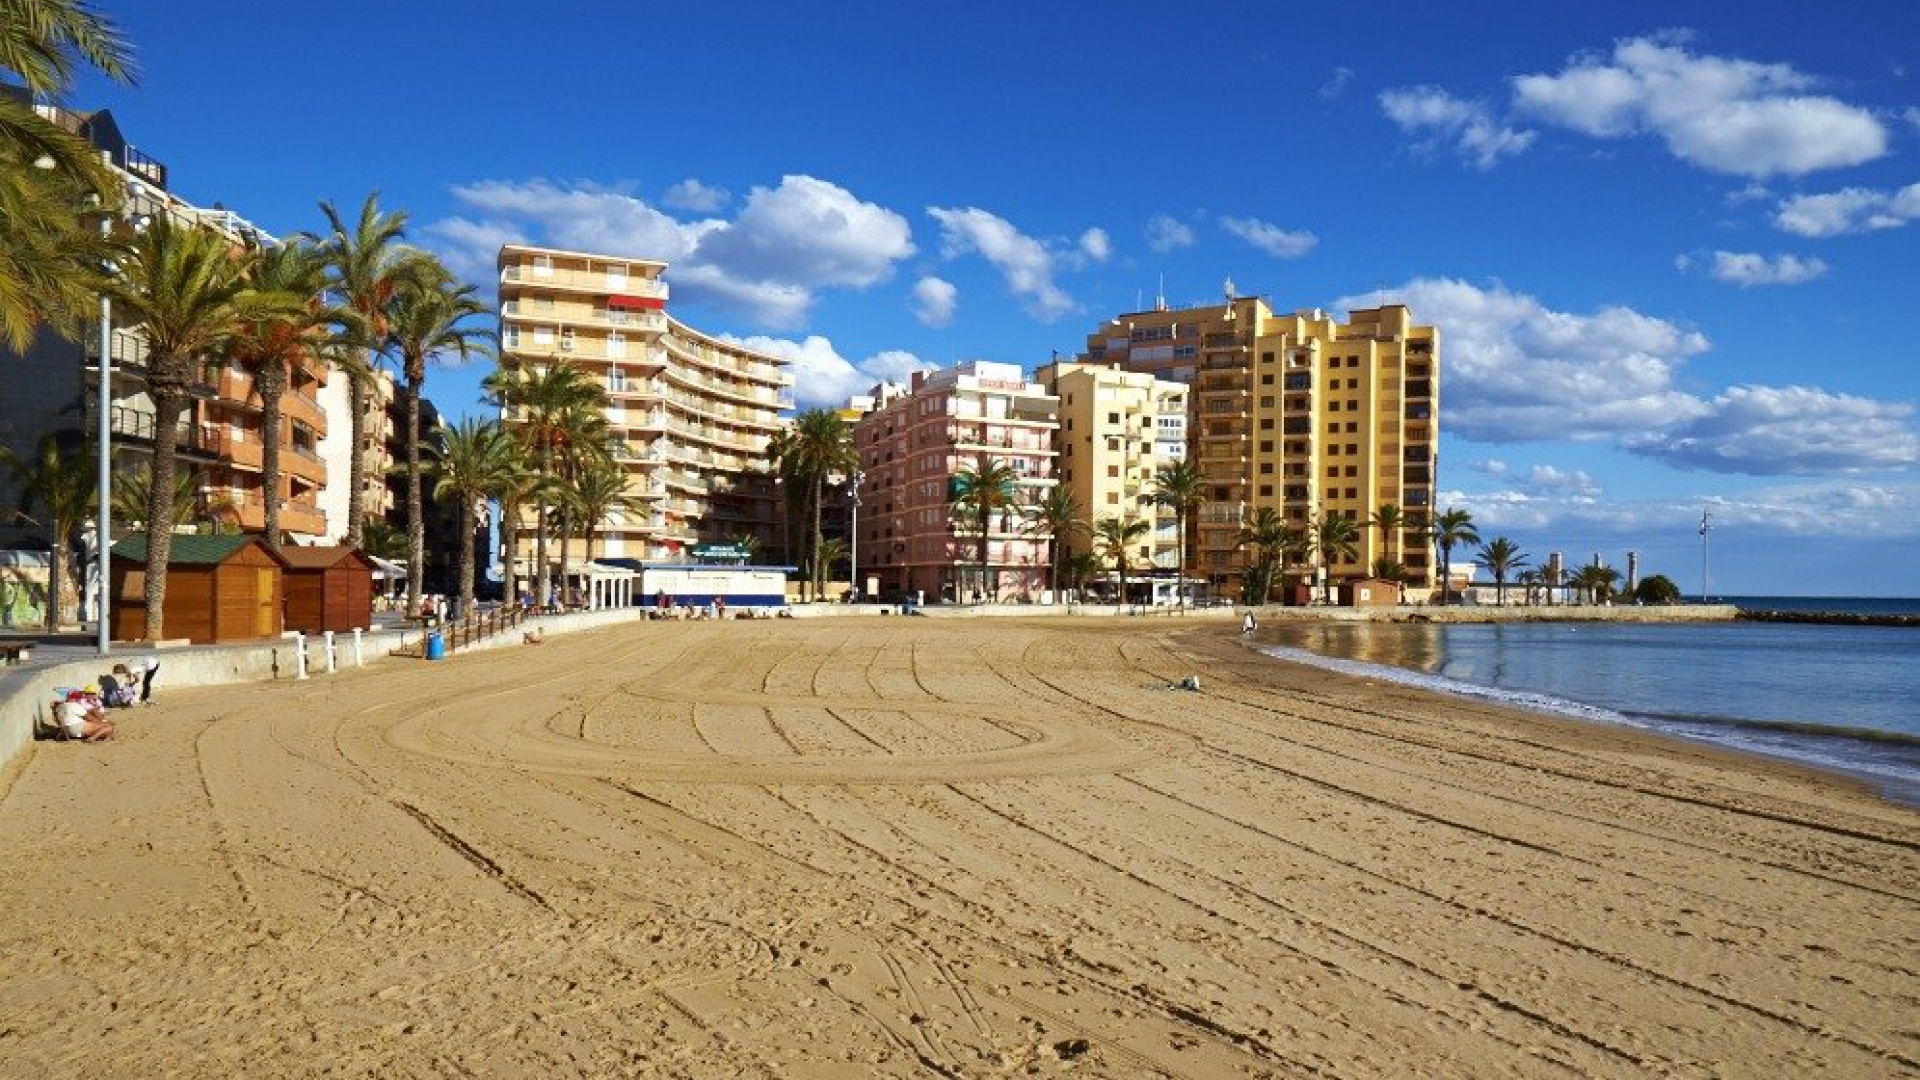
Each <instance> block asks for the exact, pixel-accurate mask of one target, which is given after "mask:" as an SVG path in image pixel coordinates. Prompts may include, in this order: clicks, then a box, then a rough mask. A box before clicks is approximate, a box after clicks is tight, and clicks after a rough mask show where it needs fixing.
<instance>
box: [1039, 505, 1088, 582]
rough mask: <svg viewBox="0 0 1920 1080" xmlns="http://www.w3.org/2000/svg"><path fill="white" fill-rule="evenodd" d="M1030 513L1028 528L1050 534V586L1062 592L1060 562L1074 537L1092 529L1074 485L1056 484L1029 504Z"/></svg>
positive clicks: (1048, 550) (1048, 579) (1040, 533)
mask: <svg viewBox="0 0 1920 1080" xmlns="http://www.w3.org/2000/svg"><path fill="white" fill-rule="evenodd" d="M1026 513H1027V519H1028V531H1029V532H1031V533H1032V534H1034V535H1045V536H1046V537H1048V538H1049V541H1050V542H1049V543H1048V544H1047V555H1048V573H1047V588H1049V589H1051V590H1052V591H1053V592H1054V593H1055V594H1058V593H1059V592H1060V563H1061V561H1062V560H1064V559H1065V558H1066V555H1067V549H1068V548H1069V547H1070V546H1071V539H1072V538H1073V537H1074V536H1077V535H1081V534H1084V533H1087V532H1088V531H1089V527H1088V525H1087V521H1086V516H1085V511H1084V510H1082V508H1081V506H1080V500H1079V499H1078V498H1076V497H1075V496H1074V494H1073V491H1072V489H1071V488H1067V487H1063V486H1061V485H1059V484H1055V485H1054V486H1052V487H1050V488H1048V489H1047V493H1046V495H1044V496H1042V497H1041V499H1040V501H1039V502H1036V503H1034V504H1033V505H1031V506H1029V507H1027V508H1026Z"/></svg>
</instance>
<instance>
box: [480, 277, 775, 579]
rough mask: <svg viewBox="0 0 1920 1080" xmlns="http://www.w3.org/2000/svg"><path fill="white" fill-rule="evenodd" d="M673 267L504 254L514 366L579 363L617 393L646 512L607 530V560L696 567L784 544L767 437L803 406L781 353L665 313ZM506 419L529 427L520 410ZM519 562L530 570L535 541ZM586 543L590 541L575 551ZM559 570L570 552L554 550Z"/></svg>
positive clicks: (615, 415)
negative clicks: (696, 553) (697, 555)
mask: <svg viewBox="0 0 1920 1080" xmlns="http://www.w3.org/2000/svg"><path fill="white" fill-rule="evenodd" d="M666 268H667V264H666V263H663V262H653V261H649V260H645V259H632V258H625V257H622V256H617V255H605V254H595V253H591V252H580V251H561V250H555V249H551V248H541V247H530V246H526V245H520V244H509V245H507V246H505V247H503V248H501V249H500V257H499V269H500V355H501V362H502V364H503V365H506V366H509V367H511V366H518V365H544V364H552V363H555V362H558V361H561V360H567V361H570V362H572V363H573V364H575V365H577V366H578V367H579V368H580V369H581V370H582V371H584V372H585V373H587V374H588V375H590V376H592V377H593V378H594V379H596V380H598V381H599V382H600V384H601V385H602V386H603V387H605V389H606V392H607V401H608V404H607V407H606V416H607V420H608V422H609V423H610V424H611V425H612V428H613V432H614V434H615V437H616V443H615V454H616V456H617V458H618V460H619V461H620V462H621V464H622V465H623V466H624V467H625V469H626V471H627V476H628V487H627V493H628V495H629V496H631V497H632V498H634V499H635V500H636V503H637V505H638V506H639V507H640V509H636V510H632V511H628V512H616V513H614V514H612V515H610V516H609V518H608V520H605V521H602V522H600V523H599V525H598V527H597V533H598V536H597V543H596V550H595V554H596V556H598V557H602V558H610V559H626V560H635V561H649V562H676V561H682V560H690V559H691V557H692V555H693V549H694V548H695V546H696V545H699V544H702V543H727V542H731V541H734V540H737V539H739V538H740V537H742V536H751V537H753V538H754V540H755V542H756V543H758V544H759V545H761V548H762V550H766V549H768V548H771V547H772V546H774V545H776V544H777V543H778V537H779V518H778V513H777V505H776V501H775V490H774V486H773V482H772V479H771V474H770V472H769V470H768V468H767V461H766V449H767V441H768V439H770V438H771V437H772V436H773V434H774V432H776V431H777V430H779V428H780V426H781V423H782V421H781V419H780V411H781V410H782V409H786V408H790V407H791V406H792V404H793V398H792V393H791V390H790V389H789V388H790V387H791V386H792V385H793V377H792V376H791V375H790V374H788V372H787V361H786V360H785V359H783V358H781V357H776V356H771V355H768V354H765V353H760V352H755V351H753V350H751V349H747V348H743V347H741V346H739V345H734V344H730V343H728V342H726V341H722V340H720V339H718V338H715V337H710V336H708V335H706V334H703V333H701V332H699V331H697V330H695V329H693V328H692V327H690V326H687V325H686V324H684V323H682V322H680V321H678V320H676V319H674V318H672V317H671V316H669V315H668V314H667V312H666V305H667V295H668V290H667V283H666V282H665V281H663V280H661V273H662V271H664V270H665V269H666ZM503 420H504V421H505V422H506V423H507V424H509V425H511V424H512V423H514V421H515V420H516V416H515V415H514V413H513V412H512V411H511V410H509V411H507V412H506V413H505V414H504V415H503ZM523 539H524V544H525V546H524V547H523V549H522V550H521V551H519V552H517V553H510V557H511V558H515V559H517V560H518V562H519V568H520V572H521V573H522V574H525V573H527V572H528V571H529V570H530V569H531V566H530V560H531V557H532V539H531V533H530V532H529V533H526V534H524V537H523ZM576 544H577V542H576ZM584 555H585V550H584V548H581V547H576V549H575V550H574V551H572V552H570V557H571V558H573V559H575V560H577V559H579V558H580V557H582V556H584ZM548 557H549V559H551V560H553V561H556V562H557V561H558V560H559V558H560V553H559V550H558V545H557V544H553V545H551V546H550V548H549V554H548Z"/></svg>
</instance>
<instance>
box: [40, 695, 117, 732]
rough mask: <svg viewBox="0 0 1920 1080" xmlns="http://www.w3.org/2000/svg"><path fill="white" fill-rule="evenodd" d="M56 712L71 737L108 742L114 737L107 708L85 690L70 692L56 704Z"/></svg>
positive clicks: (61, 728)
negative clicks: (63, 699)
mask: <svg viewBox="0 0 1920 1080" xmlns="http://www.w3.org/2000/svg"><path fill="white" fill-rule="evenodd" d="M54 714H55V718H56V719H58V720H59V722H60V730H61V731H62V732H64V733H65V734H66V737H67V738H69V739H80V740H83V741H85V742H106V741H107V740H108V739H111V738H113V731H114V729H113V721H111V720H108V719H107V710H106V709H105V708H104V707H103V706H102V705H101V704H100V702H99V700H98V699H97V698H94V697H92V696H90V695H88V694H87V693H85V692H84V691H80V690H75V691H73V692H72V693H70V694H68V695H67V698H66V700H65V701H62V702H59V703H58V704H56V705H55V706H54Z"/></svg>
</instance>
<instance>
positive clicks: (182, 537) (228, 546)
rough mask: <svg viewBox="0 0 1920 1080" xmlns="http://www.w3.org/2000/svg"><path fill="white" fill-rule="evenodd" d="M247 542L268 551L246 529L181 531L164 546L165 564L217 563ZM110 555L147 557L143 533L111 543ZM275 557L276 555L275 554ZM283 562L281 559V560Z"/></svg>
mask: <svg viewBox="0 0 1920 1080" xmlns="http://www.w3.org/2000/svg"><path fill="white" fill-rule="evenodd" d="M249 544H259V545H260V548H261V550H263V551H265V552H267V553H268V554H269V555H271V554H273V549H272V548H269V547H267V545H266V544H264V543H262V542H261V540H260V538H259V537H257V536H250V535H248V534H246V533H227V534H225V535H215V536H199V535H195V534H191V533H182V534H179V535H176V536H175V537H174V538H173V546H172V547H170V548H169V549H168V550H167V565H168V566H218V565H220V564H221V563H223V562H226V561H227V560H228V559H230V558H232V557H233V553H234V552H236V551H239V550H240V549H241V548H243V547H246V546H247V545H249ZM113 557H114V558H116V559H131V560H132V561H134V562H142V563H143V562H146V561H147V534H146V533H135V534H134V535H132V536H129V537H127V538H126V539H125V540H122V541H120V542H119V543H117V544H115V545H113ZM276 558H278V556H276ZM281 561H282V562H285V560H284V559H282V560H281Z"/></svg>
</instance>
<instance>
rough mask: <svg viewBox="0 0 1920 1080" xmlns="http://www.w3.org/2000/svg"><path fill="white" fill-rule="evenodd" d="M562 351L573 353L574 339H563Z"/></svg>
mask: <svg viewBox="0 0 1920 1080" xmlns="http://www.w3.org/2000/svg"><path fill="white" fill-rule="evenodd" d="M560 351H561V352H572V351H573V339H572V338H561V339H560Z"/></svg>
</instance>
